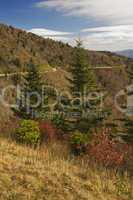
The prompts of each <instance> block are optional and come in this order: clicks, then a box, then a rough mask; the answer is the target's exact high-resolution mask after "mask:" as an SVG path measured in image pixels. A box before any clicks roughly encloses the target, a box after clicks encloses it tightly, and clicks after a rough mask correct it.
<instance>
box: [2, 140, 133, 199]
mask: <svg viewBox="0 0 133 200" xmlns="http://www.w3.org/2000/svg"><path fill="white" fill-rule="evenodd" d="M120 180H121V182H120ZM116 183H117V184H116ZM123 185H124V188H123ZM131 185H132V183H131V180H129V179H128V178H127V176H125V177H124V178H121V177H120V176H119V175H117V174H115V173H114V172H107V171H100V169H99V170H96V169H93V170H92V169H90V168H89V167H88V166H86V165H85V164H84V163H83V162H81V161H80V163H79V164H78V163H77V164H76V163H75V160H74V159H73V160H70V158H69V157H68V155H67V150H66V149H65V145H64V146H62V145H60V144H53V145H52V146H51V145H49V146H47V147H46V146H44V147H43V148H42V149H38V150H33V149H31V148H29V147H24V146H19V145H18V144H16V143H14V142H11V141H7V140H5V139H2V138H1V139H0V199H1V200H18V199H19V200H38V199H39V200H57V199H59V200H97V199H98V200H124V199H126V200H127V199H128V200H131V199H132V197H131ZM122 188H123V189H122ZM132 189H133V188H132ZM119 190H120V191H119ZM132 192H133V191H132ZM118 193H119V195H118Z"/></svg>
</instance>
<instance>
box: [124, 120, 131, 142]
mask: <svg viewBox="0 0 133 200" xmlns="http://www.w3.org/2000/svg"><path fill="white" fill-rule="evenodd" d="M124 130H125V134H123V135H122V139H123V140H124V141H125V142H127V143H128V144H133V120H131V119H125V120H124Z"/></svg>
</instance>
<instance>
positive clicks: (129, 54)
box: [116, 49, 133, 58]
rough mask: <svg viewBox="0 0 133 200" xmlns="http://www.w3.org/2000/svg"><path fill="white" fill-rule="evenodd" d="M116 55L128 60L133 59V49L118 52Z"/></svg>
mask: <svg viewBox="0 0 133 200" xmlns="http://www.w3.org/2000/svg"><path fill="white" fill-rule="evenodd" d="M116 54H118V55H121V56H126V57H128V58H133V50H132V49H128V50H124V51H118V52H116Z"/></svg>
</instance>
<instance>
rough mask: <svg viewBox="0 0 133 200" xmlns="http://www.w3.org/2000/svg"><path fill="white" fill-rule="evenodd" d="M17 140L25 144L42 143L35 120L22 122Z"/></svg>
mask: <svg viewBox="0 0 133 200" xmlns="http://www.w3.org/2000/svg"><path fill="white" fill-rule="evenodd" d="M16 139H17V141H19V142H21V143H25V144H30V145H36V144H38V143H39V142H40V130H39V124H38V122H36V121H33V120H21V121H20V127H19V128H18V129H17V130H16Z"/></svg>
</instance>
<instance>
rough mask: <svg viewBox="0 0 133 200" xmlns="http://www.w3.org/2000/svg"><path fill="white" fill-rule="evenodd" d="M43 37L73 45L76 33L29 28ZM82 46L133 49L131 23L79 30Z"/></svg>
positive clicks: (97, 48) (113, 49) (117, 49)
mask: <svg viewBox="0 0 133 200" xmlns="http://www.w3.org/2000/svg"><path fill="white" fill-rule="evenodd" d="M28 32H32V33H34V34H36V35H39V36H42V37H44V38H51V39H53V40H56V41H62V42H68V43H69V44H71V45H74V44H75V42H74V40H75V38H76V37H77V34H76V33H70V32H61V31H54V30H48V29H45V28H42V29H38V28H34V29H31V30H29V31H28ZM80 35H81V38H82V39H83V41H84V46H85V47H86V48H89V49H93V50H107V51H108V50H109V51H119V50H122V49H133V25H121V26H106V27H95V28H87V29H83V30H81V33H80Z"/></svg>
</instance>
